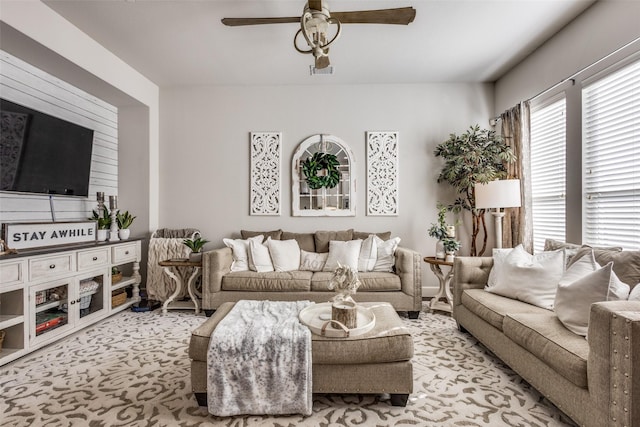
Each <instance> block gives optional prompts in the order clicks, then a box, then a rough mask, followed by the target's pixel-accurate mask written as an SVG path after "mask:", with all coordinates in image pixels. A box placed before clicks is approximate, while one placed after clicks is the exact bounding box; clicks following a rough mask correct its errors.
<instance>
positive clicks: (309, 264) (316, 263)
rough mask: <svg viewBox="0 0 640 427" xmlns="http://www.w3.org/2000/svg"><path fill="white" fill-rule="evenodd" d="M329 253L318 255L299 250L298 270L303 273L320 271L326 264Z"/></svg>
mask: <svg viewBox="0 0 640 427" xmlns="http://www.w3.org/2000/svg"><path fill="white" fill-rule="evenodd" d="M327 258H329V253H328V252H325V253H322V254H319V253H317V252H307V251H305V250H304V249H300V270H303V271H322V269H323V268H324V265H325V264H326V263H327Z"/></svg>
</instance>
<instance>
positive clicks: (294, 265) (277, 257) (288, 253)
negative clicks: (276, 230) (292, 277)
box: [266, 239, 300, 271]
mask: <svg viewBox="0 0 640 427" xmlns="http://www.w3.org/2000/svg"><path fill="white" fill-rule="evenodd" d="M266 245H267V247H268V248H269V254H270V255H271V261H272V262H273V269H274V270H275V271H295V270H298V269H300V246H298V242H297V241H296V240H294V239H291V240H272V239H268V240H267V243H266Z"/></svg>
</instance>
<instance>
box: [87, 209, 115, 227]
mask: <svg viewBox="0 0 640 427" xmlns="http://www.w3.org/2000/svg"><path fill="white" fill-rule="evenodd" d="M92 212H93V216H90V217H89V218H88V219H90V220H92V221H97V222H98V230H108V229H109V228H110V227H111V215H110V214H109V209H107V208H106V207H105V208H104V210H103V211H102V216H100V214H99V213H98V212H97V211H96V210H93V211H92Z"/></svg>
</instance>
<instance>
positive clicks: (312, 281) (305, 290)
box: [202, 229, 422, 318]
mask: <svg viewBox="0 0 640 427" xmlns="http://www.w3.org/2000/svg"><path fill="white" fill-rule="evenodd" d="M371 234H372V233H366V232H358V231H353V230H352V229H350V230H341V231H316V232H314V233H291V232H287V231H282V230H275V231H267V232H259V231H246V230H242V232H241V236H242V239H249V238H255V237H256V236H258V235H262V236H263V239H264V240H267V239H269V238H270V239H271V240H281V241H290V240H295V241H296V242H297V244H298V246H299V248H300V249H301V251H305V252H306V253H307V254H318V253H319V254H326V253H328V252H329V247H330V242H331V241H339V242H346V241H354V240H365V239H366V238H367V237H368V236H370V235H371ZM375 234H376V235H377V236H378V237H379V238H380V239H381V240H383V241H389V239H390V234H391V233H389V232H385V233H375ZM393 258H394V263H393V264H394V265H393V267H392V268H391V270H392V271H389V272H383V271H367V272H359V273H358V276H359V279H360V281H361V285H360V288H359V289H358V292H357V293H356V294H355V295H354V300H356V301H357V302H389V303H391V305H392V306H393V307H394V308H395V310H396V311H406V312H407V313H408V316H409V317H410V318H417V317H418V314H419V312H420V309H421V307H422V257H421V255H420V254H419V253H418V252H416V251H413V250H410V249H407V248H404V247H402V246H397V248H396V249H395V253H394V254H393ZM233 263H234V254H233V252H232V249H231V248H229V247H224V248H220V249H215V250H211V251H208V252H205V253H203V256H202V306H203V309H204V310H205V313H206V314H207V315H208V316H210V315H211V314H212V313H213V312H214V311H215V310H216V309H217V308H218V307H220V306H221V305H222V304H224V303H225V302H236V301H239V300H241V299H250V300H278V301H296V300H309V301H314V302H327V301H329V300H330V299H331V298H332V297H333V296H334V295H335V291H333V290H331V289H329V281H330V279H331V276H332V274H333V273H332V272H331V271H303V270H295V271H270V272H257V271H251V270H245V271H231V269H232V265H233Z"/></svg>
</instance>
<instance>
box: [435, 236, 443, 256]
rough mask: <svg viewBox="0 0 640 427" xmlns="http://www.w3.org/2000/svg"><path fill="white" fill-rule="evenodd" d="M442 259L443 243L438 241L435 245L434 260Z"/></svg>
mask: <svg viewBox="0 0 640 427" xmlns="http://www.w3.org/2000/svg"><path fill="white" fill-rule="evenodd" d="M444 257H445V252H444V243H443V242H442V240H438V242H437V243H436V259H444Z"/></svg>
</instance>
